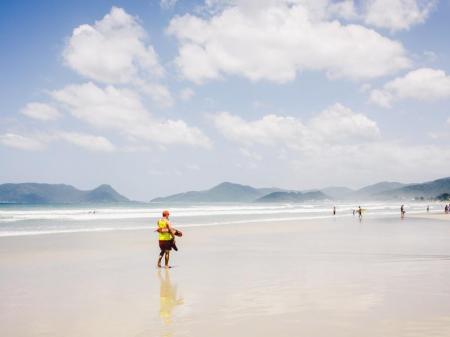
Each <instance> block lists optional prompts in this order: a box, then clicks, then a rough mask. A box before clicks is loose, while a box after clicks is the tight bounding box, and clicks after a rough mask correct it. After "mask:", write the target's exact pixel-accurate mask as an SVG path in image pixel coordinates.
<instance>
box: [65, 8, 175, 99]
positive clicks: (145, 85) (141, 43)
mask: <svg viewBox="0 0 450 337" xmlns="http://www.w3.org/2000/svg"><path fill="white" fill-rule="evenodd" d="M146 40H147V34H146V31H145V30H144V28H143V27H142V26H141V25H140V23H139V21H138V20H137V19H136V18H134V17H133V16H131V15H129V14H128V13H127V12H125V10H123V9H122V8H117V7H113V8H112V9H111V11H110V13H108V14H106V15H105V17H104V18H103V19H101V20H99V21H96V22H95V24H93V25H89V24H83V25H80V26H78V27H77V28H75V29H74V30H73V33H72V36H71V37H70V38H69V40H68V42H67V44H66V47H65V49H64V51H63V58H64V61H65V63H66V64H67V65H68V66H69V67H70V68H72V69H73V70H75V71H76V72H77V73H78V74H80V75H83V76H85V77H87V78H89V79H90V80H94V81H97V82H102V83H107V84H121V85H128V86H131V87H133V88H135V89H137V90H139V91H140V92H142V93H145V94H146V95H148V96H149V97H150V98H152V99H153V101H155V102H156V103H157V104H159V105H160V106H162V107H168V106H171V105H173V98H172V95H171V93H170V91H169V89H168V88H167V87H166V86H164V85H163V84H161V83H159V81H160V79H161V77H162V76H163V74H164V69H163V67H162V66H161V64H160V63H159V60H158V55H157V54H156V51H155V49H154V48H153V46H152V45H150V44H148V43H146Z"/></svg>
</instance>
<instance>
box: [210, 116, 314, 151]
mask: <svg viewBox="0 0 450 337" xmlns="http://www.w3.org/2000/svg"><path fill="white" fill-rule="evenodd" d="M213 120H214V124H215V126H216V128H217V129H218V130H219V131H220V132H221V133H222V134H223V135H224V136H225V137H226V138H228V139H229V140H232V141H234V142H236V143H238V144H242V145H244V146H248V145H251V144H263V145H275V144H284V145H286V146H289V147H296V146H298V144H299V143H300V142H302V140H303V139H304V138H305V134H306V127H305V126H304V125H303V123H302V122H301V121H300V120H298V119H296V118H294V117H284V116H277V115H267V116H264V117H263V118H261V119H259V120H256V121H245V120H243V119H242V118H241V117H239V116H236V115H232V114H230V113H228V112H221V113H218V114H216V115H214V116H213Z"/></svg>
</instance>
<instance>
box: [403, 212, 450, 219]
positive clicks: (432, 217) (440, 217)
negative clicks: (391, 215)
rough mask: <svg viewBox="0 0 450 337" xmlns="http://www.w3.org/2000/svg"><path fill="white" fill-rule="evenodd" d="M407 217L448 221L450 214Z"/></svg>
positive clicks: (421, 214) (426, 214) (411, 215)
mask: <svg viewBox="0 0 450 337" xmlns="http://www.w3.org/2000/svg"><path fill="white" fill-rule="evenodd" d="M408 217H410V218H419V219H428V220H443V221H450V214H445V213H444V212H440V213H419V214H410V215H408Z"/></svg>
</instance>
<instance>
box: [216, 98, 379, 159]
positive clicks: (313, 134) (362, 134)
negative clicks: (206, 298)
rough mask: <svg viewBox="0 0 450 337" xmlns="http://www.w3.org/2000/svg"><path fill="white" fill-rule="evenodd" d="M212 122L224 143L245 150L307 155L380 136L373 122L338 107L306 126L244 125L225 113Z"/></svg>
mask: <svg viewBox="0 0 450 337" xmlns="http://www.w3.org/2000/svg"><path fill="white" fill-rule="evenodd" d="M213 121H214V124H215V126H216V128H217V129H218V130H219V132H220V133H222V134H223V135H224V136H225V137H226V138H227V139H229V140H231V141H233V142H236V143H238V144H240V145H242V146H244V147H248V146H251V145H254V144H260V145H271V146H274V145H277V146H278V145H279V146H282V147H286V148H289V149H296V150H302V151H309V150H311V149H313V148H316V147H317V146H318V145H321V146H322V145H328V144H345V143H347V142H351V141H353V142H354V141H359V142H364V141H371V140H373V139H377V138H378V137H379V133H380V131H379V129H378V126H377V124H376V122H374V121H372V120H371V119H369V118H368V117H366V116H364V115H362V114H358V113H355V112H353V111H352V110H350V109H349V108H347V107H345V106H343V105H341V104H335V105H333V106H331V107H329V108H328V109H326V110H324V111H323V112H321V113H320V114H318V115H317V116H315V117H314V118H312V119H311V120H309V121H307V122H306V123H303V122H302V121H301V120H300V119H298V118H296V117H290V116H278V115H266V116H264V117H262V118H261V119H259V120H255V121H245V120H244V119H242V118H241V117H239V116H235V115H232V114H230V113H228V112H221V113H217V114H216V115H214V116H213Z"/></svg>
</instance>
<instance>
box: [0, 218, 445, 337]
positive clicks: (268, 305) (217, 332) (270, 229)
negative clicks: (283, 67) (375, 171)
mask: <svg viewBox="0 0 450 337" xmlns="http://www.w3.org/2000/svg"><path fill="white" fill-rule="evenodd" d="M184 234H185V235H184V236H183V237H182V238H181V239H180V240H179V243H178V246H179V249H180V251H179V252H174V253H173V256H172V258H173V264H174V266H175V267H174V268H173V269H171V270H160V269H157V268H156V266H155V265H156V257H157V255H158V249H157V243H156V237H155V234H154V233H152V232H151V231H146V230H136V231H120V232H101V233H76V234H54V235H41V236H23V237H4V238H0V275H1V278H0V296H1V298H2V301H1V302H0V335H1V336H11V337H16V336H55V337H56V336H58V337H59V336H68V337H69V336H74V337H75V336H77V337H79V336H149V337H155V336H174V337H176V336H180V337H183V336H185V337H187V336H191V337H203V336H204V337H207V336H208V337H210V336H218V337H222V336H223V337H225V336H227V337H229V336H233V337H241V336H246V337H247V336H258V337H265V336H271V337H272V336H299V335H305V336H324V337H325V336H326V337H329V336H334V337H336V336H346V337H347V336H358V337H360V336H392V337H394V336H395V337H398V336H450V226H449V223H447V222H444V221H435V220H430V219H420V218H411V217H407V218H405V219H404V220H400V219H397V218H395V219H370V218H367V219H363V221H362V222H359V221H358V219H357V218H352V217H351V218H348V217H346V218H334V219H326V220H316V221H294V222H285V223H272V224H268V223H261V224H256V223H255V224H239V225H229V226H217V227H193V228H186V229H185V230H184Z"/></svg>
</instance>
